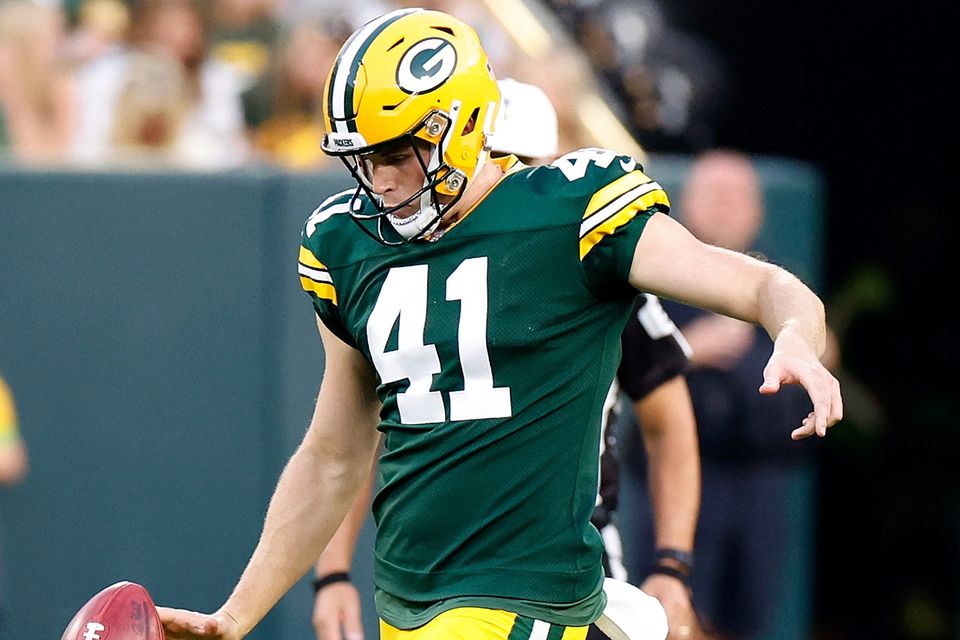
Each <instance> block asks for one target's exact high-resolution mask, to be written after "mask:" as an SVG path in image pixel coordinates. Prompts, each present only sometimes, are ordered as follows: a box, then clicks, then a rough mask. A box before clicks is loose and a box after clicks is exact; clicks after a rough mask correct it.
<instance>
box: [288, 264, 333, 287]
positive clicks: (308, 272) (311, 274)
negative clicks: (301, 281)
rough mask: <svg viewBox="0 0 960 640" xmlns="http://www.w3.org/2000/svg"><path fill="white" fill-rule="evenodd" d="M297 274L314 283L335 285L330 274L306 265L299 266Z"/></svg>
mask: <svg viewBox="0 0 960 640" xmlns="http://www.w3.org/2000/svg"><path fill="white" fill-rule="evenodd" d="M297 272H298V273H299V274H300V275H302V276H306V277H307V278H310V279H311V280H313V281H314V282H326V283H328V284H333V278H331V277H330V272H328V271H320V270H318V269H312V268H310V267H308V266H306V265H302V264H298V265H297Z"/></svg>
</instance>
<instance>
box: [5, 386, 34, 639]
mask: <svg viewBox="0 0 960 640" xmlns="http://www.w3.org/2000/svg"><path fill="white" fill-rule="evenodd" d="M28 466H29V465H28V463H27V448H26V446H24V444H23V439H22V438H21V437H20V429H19V427H18V426H17V411H16V407H15V406H14V402H13V394H12V393H11V392H10V387H8V386H7V383H6V382H4V380H3V377H2V376H0V488H3V487H9V486H13V485H15V484H17V483H18V482H20V481H21V480H22V479H23V477H24V476H25V475H26V473H27V468H28ZM2 575H3V567H2V566H0V577H2ZM2 604H3V603H2V602H0V634H2V632H3V622H4V617H5V616H4V611H3V607H2Z"/></svg>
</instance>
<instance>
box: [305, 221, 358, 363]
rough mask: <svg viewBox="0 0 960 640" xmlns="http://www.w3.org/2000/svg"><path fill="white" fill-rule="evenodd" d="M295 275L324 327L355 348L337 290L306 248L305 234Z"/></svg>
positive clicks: (329, 275) (327, 273) (318, 260)
mask: <svg viewBox="0 0 960 640" xmlns="http://www.w3.org/2000/svg"><path fill="white" fill-rule="evenodd" d="M297 273H298V274H299V276H300V286H301V287H302V288H303V290H304V291H306V292H307V294H308V295H309V296H310V298H311V299H312V300H313V308H314V310H315V311H316V313H317V316H318V317H319V318H320V320H321V321H322V322H323V324H324V326H326V327H327V328H328V329H329V330H330V331H331V332H333V334H334V335H336V336H337V337H338V338H340V339H341V340H343V341H344V342H345V343H346V344H348V345H350V346H351V347H356V342H355V341H354V339H353V337H352V336H351V335H350V332H349V331H347V328H346V326H345V325H344V323H343V319H342V318H341V316H340V307H339V302H338V299H337V288H336V285H335V284H334V281H333V276H332V275H331V274H330V270H329V269H328V268H327V266H326V265H325V264H324V263H323V262H321V261H320V259H319V258H317V256H316V255H315V254H314V252H313V250H312V249H311V248H310V247H309V246H308V244H307V235H306V234H304V236H303V243H302V244H301V245H300V255H299V257H298V260H297Z"/></svg>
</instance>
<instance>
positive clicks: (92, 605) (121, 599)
mask: <svg viewBox="0 0 960 640" xmlns="http://www.w3.org/2000/svg"><path fill="white" fill-rule="evenodd" d="M164 638H165V636H164V634H163V625H162V624H160V617H159V616H158V615H157V607H156V606H155V605H154V604H153V598H151V597H150V593H149V592H148V591H147V590H146V588H144V587H143V585H139V584H137V583H136V582H129V581H122V582H117V583H116V584H112V585H110V586H109V587H107V588H106V589H104V590H103V591H101V592H100V593H98V594H97V595H95V596H93V597H92V598H90V599H89V600H87V603H86V604H85V605H83V607H81V609H80V610H79V611H78V612H77V615H75V616H73V620H71V621H70V624H68V625H67V628H66V630H65V631H64V632H63V635H62V636H60V640H164Z"/></svg>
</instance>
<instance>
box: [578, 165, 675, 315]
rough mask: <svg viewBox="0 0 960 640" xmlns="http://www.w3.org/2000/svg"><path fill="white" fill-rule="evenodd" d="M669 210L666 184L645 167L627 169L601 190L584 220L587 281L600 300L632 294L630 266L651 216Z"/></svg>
mask: <svg viewBox="0 0 960 640" xmlns="http://www.w3.org/2000/svg"><path fill="white" fill-rule="evenodd" d="M657 212H661V213H669V212H670V201H669V199H668V198H667V194H666V193H665V192H664V190H663V189H662V188H661V186H660V185H659V184H658V183H657V182H655V181H654V180H652V179H651V178H649V177H648V176H647V175H646V174H644V173H643V171H641V170H639V169H634V170H632V171H629V172H626V173H623V174H622V175H620V176H619V177H613V179H612V180H611V181H610V182H608V183H607V184H605V185H604V186H602V187H601V188H599V189H598V190H596V191H595V192H594V193H593V194H592V195H591V197H590V200H589V202H588V204H587V206H586V208H585V209H584V212H583V218H582V220H581V223H580V260H581V261H582V262H583V268H584V272H585V273H586V276H587V282H588V284H589V286H590V288H591V290H592V291H593V292H594V294H595V295H597V296H598V297H600V298H632V297H633V296H635V295H636V290H635V289H634V288H633V287H632V286H631V285H630V283H629V278H630V267H631V265H632V264H633V256H634V252H635V249H636V246H637V241H639V240H640V236H641V235H642V234H643V229H644V227H645V226H646V224H647V221H648V220H649V219H650V217H651V216H652V215H653V214H655V213H657Z"/></svg>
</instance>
